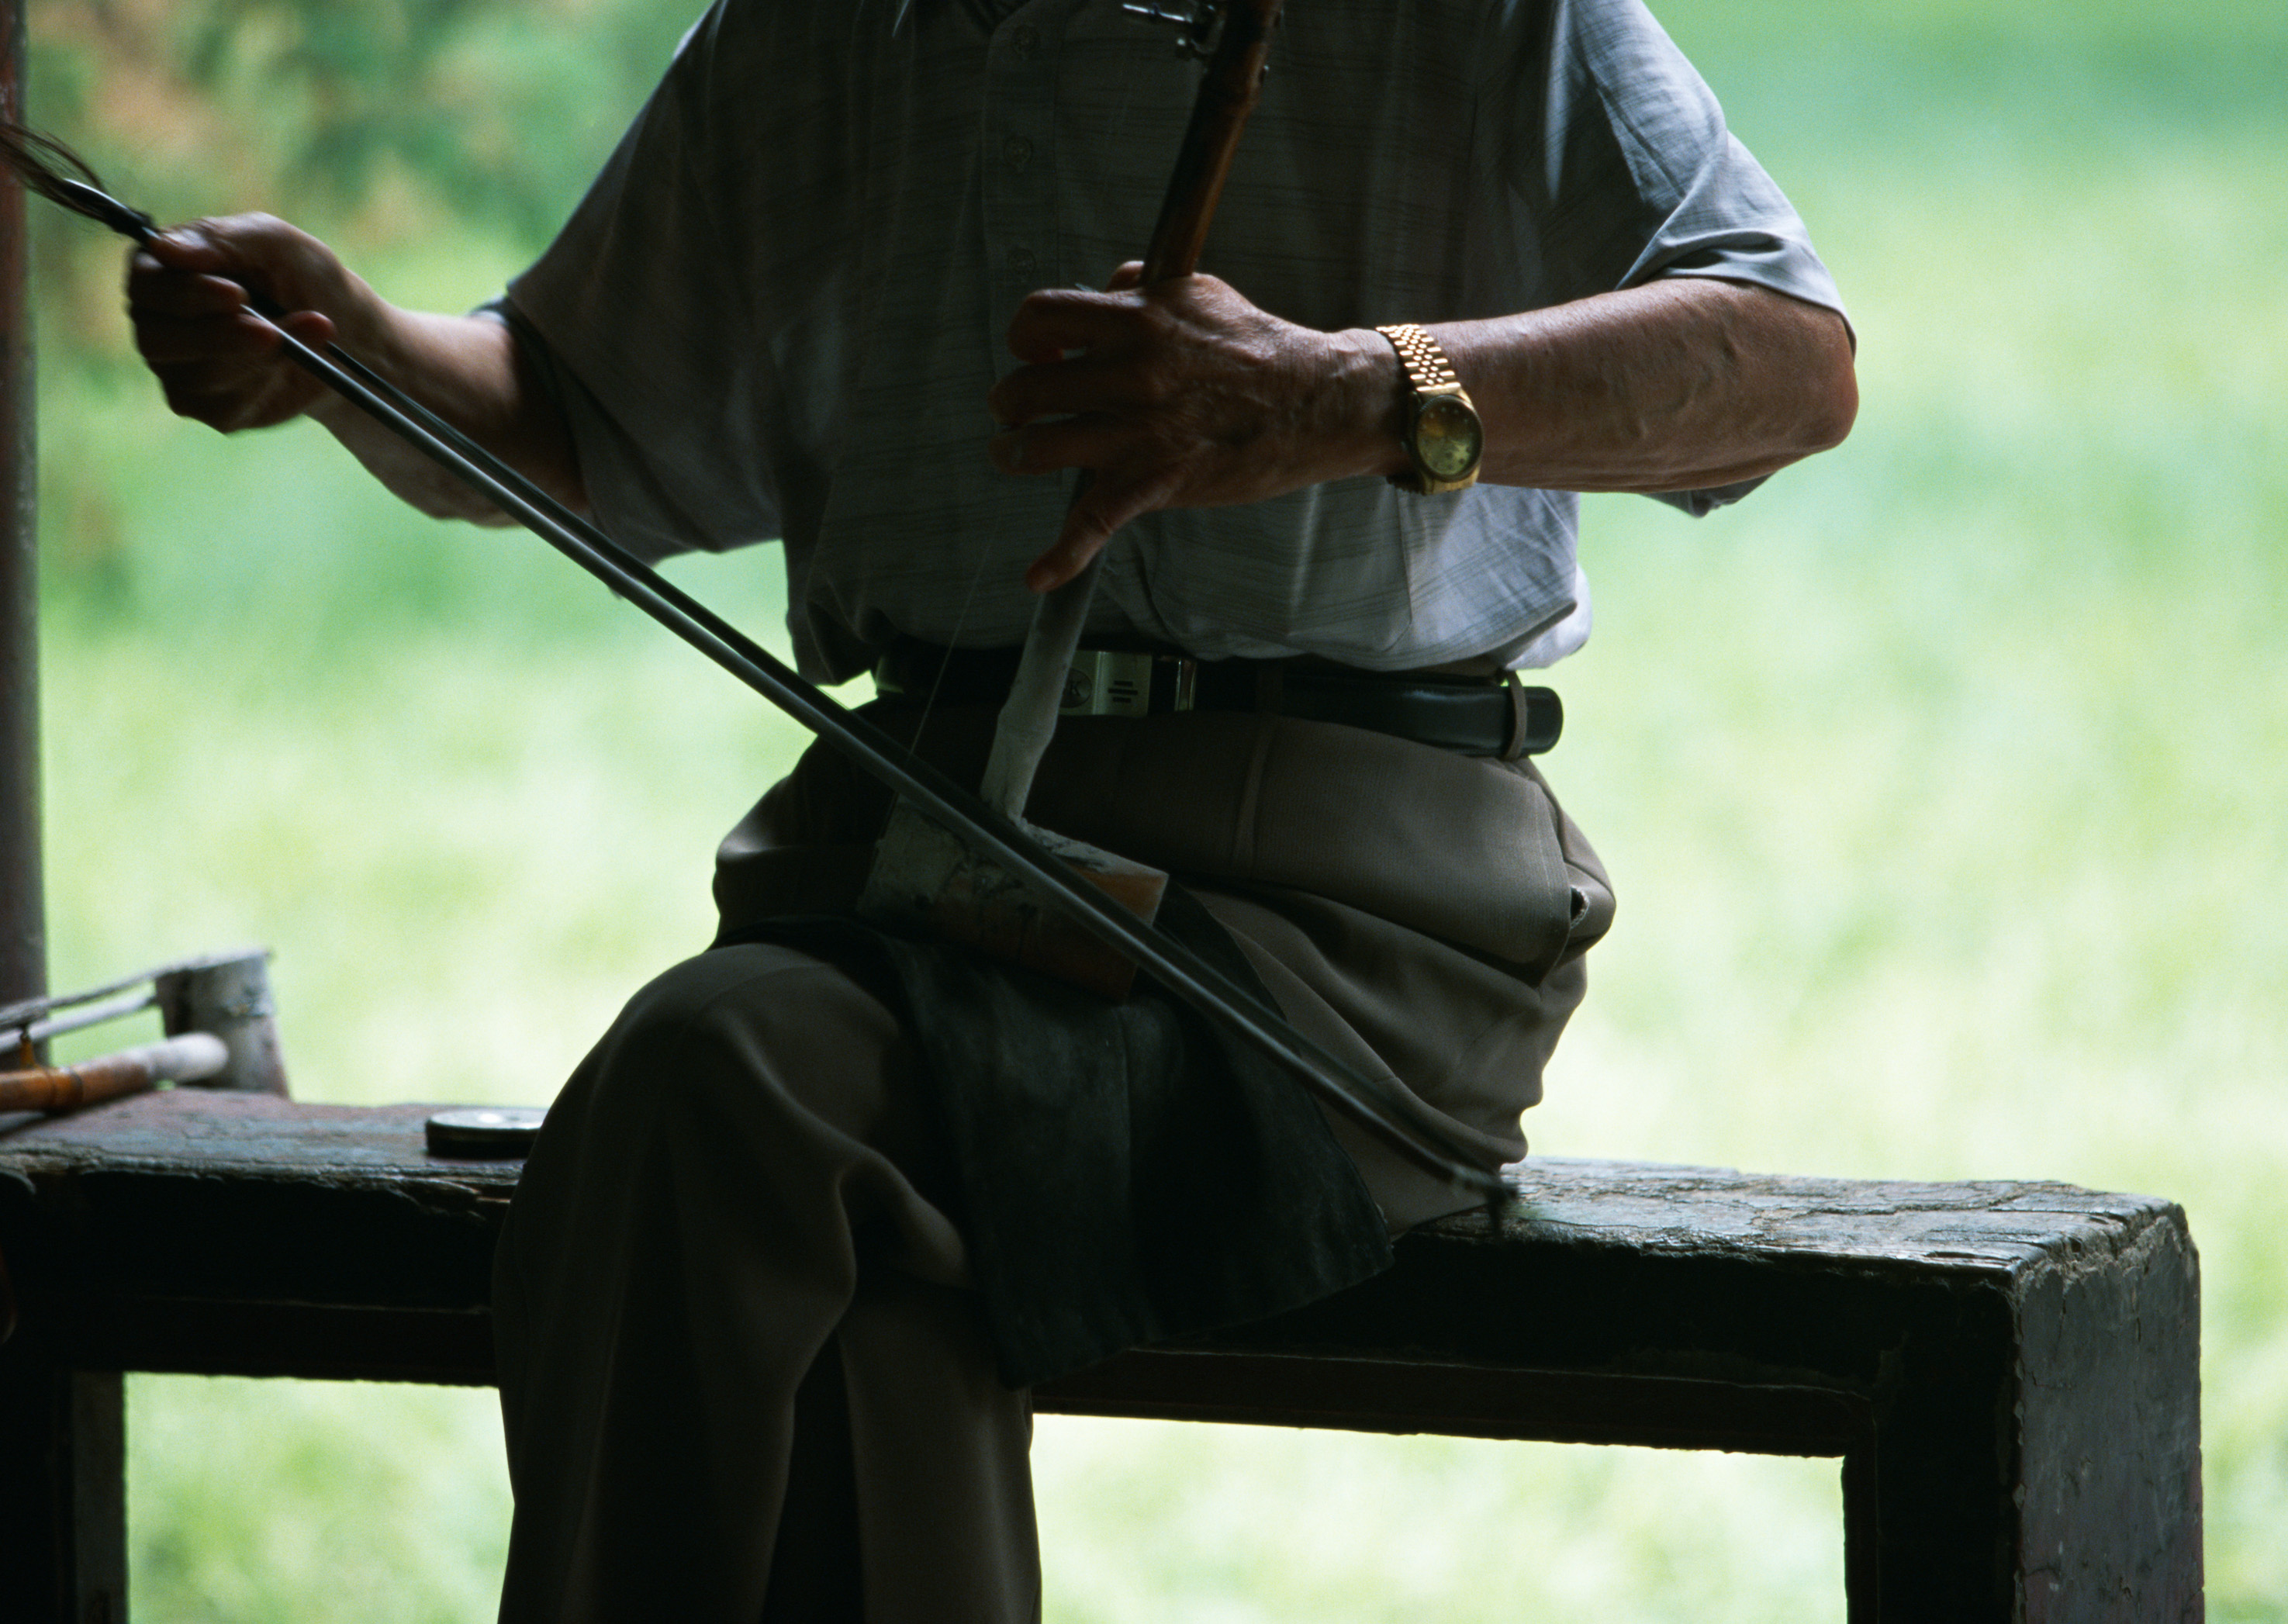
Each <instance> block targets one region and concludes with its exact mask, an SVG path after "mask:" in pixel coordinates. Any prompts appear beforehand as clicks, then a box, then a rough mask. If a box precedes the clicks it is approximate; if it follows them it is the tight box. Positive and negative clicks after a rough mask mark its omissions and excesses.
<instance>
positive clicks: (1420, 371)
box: [1374, 321, 1484, 495]
mask: <svg viewBox="0 0 2288 1624" xmlns="http://www.w3.org/2000/svg"><path fill="white" fill-rule="evenodd" d="M1374 330H1375V331H1376V332H1378V333H1380V334H1381V335H1382V336H1383V337H1385V338H1386V339H1387V340H1389V342H1390V347H1391V348H1392V349H1394V350H1395V351H1397V352H1398V363H1399V365H1400V366H1402V367H1403V368H1405V369H1406V381H1407V383H1408V384H1410V385H1411V386H1412V389H1413V401H1412V406H1413V411H1412V414H1411V416H1409V417H1408V418H1407V422H1406V427H1405V430H1404V432H1402V434H1401V435H1400V440H1401V441H1402V443H1403V444H1404V446H1405V447H1406V455H1407V459H1408V460H1409V461H1410V463H1412V464H1413V466H1412V467H1410V468H1409V469H1407V470H1406V471H1404V472H1403V473H1394V474H1392V475H1391V476H1390V482H1391V483H1392V484H1393V485H1395V486H1397V487H1399V488H1400V489H1401V490H1407V491H1412V492H1414V493H1416V494H1417V495H1441V494H1442V493H1444V492H1447V491H1458V490H1464V489H1466V488H1467V487H1470V486H1472V485H1474V484H1476V483H1477V479H1478V452H1477V450H1476V449H1473V450H1472V451H1471V452H1470V454H1469V461H1468V465H1467V466H1466V467H1449V468H1447V469H1445V470H1444V471H1441V470H1439V469H1438V468H1435V467H1434V466H1433V465H1432V463H1431V462H1430V461H1429V460H1426V458H1425V456H1424V454H1423V431H1424V428H1425V419H1426V416H1428V415H1430V408H1434V407H1435V408H1436V415H1437V416H1439V418H1440V420H1441V421H1440V424H1439V427H1438V430H1437V431H1436V432H1446V431H1448V430H1450V429H1451V428H1452V427H1453V426H1454V424H1453V422H1452V420H1453V419H1454V418H1456V417H1459V418H1460V419H1461V420H1462V423H1463V424H1464V426H1465V427H1466V432H1467V435H1468V436H1469V439H1470V440H1471V442H1473V444H1474V446H1476V447H1482V444H1483V432H1484V431H1483V427H1482V424H1480V423H1479V421H1478V411H1477V405H1476V402H1474V401H1473V400H1471V399H1470V394H1469V391H1467V390H1466V389H1464V388H1463V387H1462V380H1461V378H1460V376H1458V374H1457V373H1456V372H1455V371H1454V363H1453V362H1452V361H1451V360H1448V359H1447V356H1446V352H1445V350H1444V348H1443V347H1442V346H1441V345H1440V344H1439V343H1438V341H1437V340H1436V339H1435V338H1434V337H1431V336H1430V333H1429V329H1426V328H1425V327H1423V326H1421V325H1420V324H1419V323H1418V322H1414V321H1398V322H1394V323H1392V324H1391V325H1389V326H1387V327H1378V328H1376V329H1374ZM1443 443H1444V444H1446V445H1447V446H1449V447H1450V446H1451V445H1452V443H1453V442H1452V440H1450V439H1448V440H1445V441H1444V442H1443Z"/></svg>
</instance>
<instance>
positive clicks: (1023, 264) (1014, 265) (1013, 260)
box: [1009, 247, 1033, 271]
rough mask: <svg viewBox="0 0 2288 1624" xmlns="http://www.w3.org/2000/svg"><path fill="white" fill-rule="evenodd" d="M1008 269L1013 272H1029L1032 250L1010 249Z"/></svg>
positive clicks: (1031, 266) (1031, 265)
mask: <svg viewBox="0 0 2288 1624" xmlns="http://www.w3.org/2000/svg"><path fill="white" fill-rule="evenodd" d="M1009 268H1010V269H1011V270H1013V271H1029V270H1031V269H1032V268H1033V250H1031V249H1029V248H1022V247H1019V248H1013V249H1011V250H1009Z"/></svg>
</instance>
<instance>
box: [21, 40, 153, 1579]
mask: <svg viewBox="0 0 2288 1624" xmlns="http://www.w3.org/2000/svg"><path fill="white" fill-rule="evenodd" d="M0 114H4V115H5V116H7V117H9V118H12V119H18V120H20V119H21V118H22V117H23V115H24V5H23V0H0ZM26 259H27V254H26V249H25V241H24V194H23V191H22V189H21V188H20V187H19V186H15V185H14V184H13V183H12V182H10V183H0V1003H7V1002H12V1001H13V1000H16V999H19V998H36V997H37V996H39V995H40V994H42V993H44V992H45V991H46V990H47V930H46V915H45V895H44V887H43V885H42V883H41V873H40V749H39V721H40V686H39V637H38V628H39V620H38V617H39V592H38V580H39V576H38V558H39V555H38V551H37V547H38V532H37V527H36V524H35V522H34V497H35V493H36V489H37V476H36V464H35V461H34V456H33V424H34V421H35V408H34V404H33V379H34V371H33V364H32V333H31V322H30V321H29V319H28V312H27V311H26V309H25V299H26V274H25V273H26ZM0 1268H4V1265H0ZM5 1278H6V1277H5V1275H4V1274H0V1290H4V1289H5V1285H4V1281H5ZM6 1318H7V1316H6V1315H5V1314H0V1320H4V1319H6ZM43 1331H44V1327H41V1326H39V1325H37V1324H31V1325H27V1326H24V1327H21V1328H20V1331H19V1332H18V1334H17V1335H15V1336H13V1337H12V1339H11V1340H10V1341H9V1343H8V1344H7V1345H6V1346H5V1347H0V1618H5V1619H8V1620H23V1621H24V1624H126V1619H127V1493H126V1451H125V1448H124V1442H125V1422H126V1414H125V1410H124V1407H123V1402H122V1398H121V1387H120V1377H119V1373H118V1372H116V1371H77V1370H73V1369H70V1368H68V1367H67V1366H65V1365H64V1364H63V1363H62V1362H61V1361H60V1359H57V1358H55V1357H54V1356H53V1354H52V1351H51V1349H50V1346H49V1343H48V1342H47V1339H46V1338H45V1337H44V1335H43Z"/></svg>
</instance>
